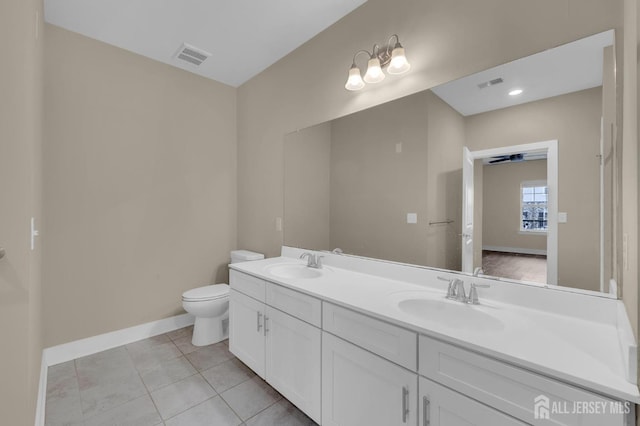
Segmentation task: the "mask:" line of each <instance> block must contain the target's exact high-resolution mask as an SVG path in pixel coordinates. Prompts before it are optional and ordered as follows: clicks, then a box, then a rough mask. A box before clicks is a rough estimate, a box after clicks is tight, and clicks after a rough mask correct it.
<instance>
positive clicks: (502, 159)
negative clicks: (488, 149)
mask: <svg viewBox="0 0 640 426" xmlns="http://www.w3.org/2000/svg"><path fill="white" fill-rule="evenodd" d="M504 161H509V157H504V158H499V159H497V160H491V161H489V164H494V163H502V162H504Z"/></svg>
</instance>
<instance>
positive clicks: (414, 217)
mask: <svg viewBox="0 0 640 426" xmlns="http://www.w3.org/2000/svg"><path fill="white" fill-rule="evenodd" d="M407 223H418V213H407Z"/></svg>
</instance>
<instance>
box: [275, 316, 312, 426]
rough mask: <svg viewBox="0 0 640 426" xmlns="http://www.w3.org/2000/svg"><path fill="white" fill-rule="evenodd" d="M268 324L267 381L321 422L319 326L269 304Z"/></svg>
mask: <svg viewBox="0 0 640 426" xmlns="http://www.w3.org/2000/svg"><path fill="white" fill-rule="evenodd" d="M265 327H266V328H267V340H266V363H267V381H268V382H269V384H271V385H272V386H273V387H274V388H275V389H277V390H278V391H279V392H280V393H281V394H282V395H283V396H284V397H285V398H287V399H288V400H289V401H291V402H292V403H293V404H294V405H296V406H297V407H298V408H300V409H301V410H302V411H303V412H304V413H306V414H307V415H308V416H309V417H311V418H312V419H313V420H314V421H315V422H317V423H320V368H321V362H320V359H321V358H320V357H321V346H320V341H321V332H320V329H318V328H316V327H313V326H312V325H309V324H307V323H305V322H303V321H300V320H299V319H296V318H294V317H292V316H290V315H287V314H285V313H283V312H280V311H278V310H276V309H274V308H272V307H270V306H267V308H266V316H265Z"/></svg>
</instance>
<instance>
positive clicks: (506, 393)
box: [419, 336, 624, 426]
mask: <svg viewBox="0 0 640 426" xmlns="http://www.w3.org/2000/svg"><path fill="white" fill-rule="evenodd" d="M419 354H420V356H419V372H420V374H421V375H423V376H425V377H427V378H429V379H431V380H434V381H436V382H439V383H441V384H443V385H445V386H447V387H450V388H451V389H454V390H457V391H458V392H461V393H463V394H465V395H467V396H469V397H471V398H473V399H476V400H478V401H480V402H483V403H485V404H487V405H489V406H491V407H494V408H496V409H498V410H500V411H502V412H504V413H507V414H509V415H511V416H514V417H516V418H518V419H520V420H523V421H525V422H527V423H530V424H532V425H549V424H554V425H567V426H568V425H572V426H578V425H580V426H602V425H605V424H606V425H611V426H613V425H623V424H624V414H622V413H619V414H611V411H612V410H611V406H612V404H616V401H613V400H610V399H607V398H605V397H602V396H600V395H597V394H594V393H591V392H588V391H585V390H582V389H579V388H576V387H573V386H571V385H567V384H564V383H561V382H558V381H556V380H553V379H550V378H547V377H545V376H541V375H539V374H536V373H532V372H529V371H527V370H523V369H521V368H518V367H514V366H512V365H509V364H506V363H503V362H500V361H497V360H494V359H491V358H489V357H486V356H483V355H479V354H477V353H474V352H470V351H467V350H465V349H462V348H459V347H457V346H453V345H450V344H448V343H444V342H441V341H439V340H436V339H432V338H429V337H426V336H420V337H419ZM574 402H578V403H579V404H580V406H581V407H586V406H587V405H589V404H592V405H591V406H594V405H595V404H598V406H601V407H602V406H606V407H607V408H606V413H607V414H593V413H591V414H586V413H576V414H574V411H576V410H574ZM534 406H537V407H538V413H539V414H543V413H542V411H544V410H545V409H544V408H542V411H540V407H541V406H546V407H548V411H547V413H549V420H542V419H537V418H536V416H534ZM554 407H555V410H554ZM576 408H580V407H576ZM621 408H622V409H624V406H622V407H621ZM538 417H540V415H539V416H538Z"/></svg>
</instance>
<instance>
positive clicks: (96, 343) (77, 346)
mask: <svg viewBox="0 0 640 426" xmlns="http://www.w3.org/2000/svg"><path fill="white" fill-rule="evenodd" d="M194 321H195V317H194V316H193V315H191V314H182V315H177V316H175V317H171V318H165V319H161V320H158V321H152V322H148V323H146V324H141V325H136V326H134V327H129V328H124V329H122V330H116V331H112V332H110V333H104V334H99V335H97V336H92V337H87V338H86V339H80V340H75V341H73V342H69V343H64V344H62V345H57V346H52V347H50V348H46V349H44V350H43V351H42V368H41V370H40V385H39V389H38V401H37V405H36V407H37V408H36V419H35V425H36V426H43V425H44V417H45V416H44V415H45V404H46V397H47V371H48V368H49V367H50V366H52V365H56V364H61V363H63V362H67V361H71V360H73V359H76V358H80V357H83V356H87V355H92V354H95V353H98V352H102V351H105V350H107V349H112V348H117V347H118V346H122V345H126V344H127V343H132V342H137V341H138V340H142V339H147V338H149V337H153V336H157V335H159V334H164V333H168V332H170V331H173V330H177V329H179V328H183V327H187V326H189V325H192V324H193V323H194Z"/></svg>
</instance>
